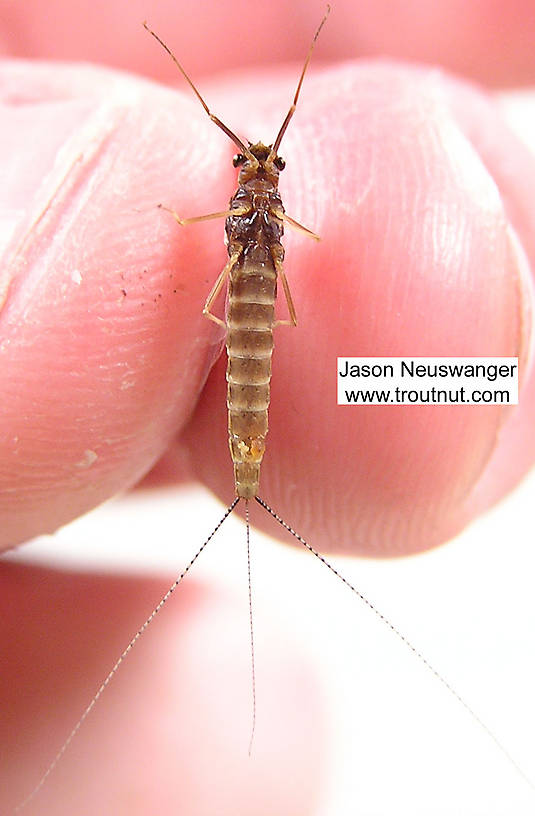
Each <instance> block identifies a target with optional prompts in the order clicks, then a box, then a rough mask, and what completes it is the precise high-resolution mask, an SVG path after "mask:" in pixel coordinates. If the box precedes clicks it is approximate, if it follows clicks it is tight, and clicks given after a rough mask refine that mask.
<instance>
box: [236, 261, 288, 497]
mask: <svg viewBox="0 0 535 816" xmlns="http://www.w3.org/2000/svg"><path fill="white" fill-rule="evenodd" d="M258 249H260V248H258ZM255 255H256V257H255ZM276 292H277V273H276V271H275V267H274V265H273V261H272V259H271V256H270V255H268V253H267V252H262V251H261V250H260V251H257V252H256V253H254V252H251V253H245V254H244V255H243V256H242V257H241V258H240V259H239V260H238V262H237V263H236V264H235V266H234V267H233V269H232V270H231V273H230V283H229V294H228V305H227V354H228V365H227V382H228V389H227V407H228V430H229V445H230V455H231V456H232V461H233V462H234V482H235V488H236V495H237V496H240V497H241V498H244V499H252V498H254V497H255V496H256V495H257V494H258V482H259V478H260V463H261V461H262V456H263V455H264V450H265V440H266V434H267V431H268V406H269V385H270V380H271V354H272V352H273V321H274V313H275V295H276Z"/></svg>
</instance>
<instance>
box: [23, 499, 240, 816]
mask: <svg viewBox="0 0 535 816" xmlns="http://www.w3.org/2000/svg"><path fill="white" fill-rule="evenodd" d="M239 501H240V499H239V497H238V496H236V498H235V499H234V501H233V502H232V504H231V505H229V506H228V507H227V509H226V510H225V512H224V514H223V516H222V517H221V518H220V520H219V521H218V523H217V524H216V526H215V527H214V529H213V530H212V532H211V533H210V535H209V536H208V538H206V539H205V541H204V542H203V544H202V545H201V546H200V547H199V549H198V550H197V552H196V553H195V555H194V556H193V558H192V559H191V561H190V562H189V564H188V565H187V566H186V567H185V568H184V569H183V571H182V572H181V573H180V575H179V576H178V577H177V578H176V579H175V581H174V582H173V583H172V584H171V586H170V587H169V589H168V590H167V592H166V593H165V595H163V597H162V598H161V600H160V601H159V602H158V603H157V604H156V606H155V607H154V609H153V610H152V612H151V613H150V615H149V616H148V618H147V619H146V621H145V622H144V623H143V624H142V625H141V626H140V627H139V629H138V630H137V632H136V634H135V635H134V637H133V638H132V639H131V640H130V642H129V643H128V645H127V646H126V648H125V649H124V650H123V651H122V652H121V654H120V655H119V657H118V658H117V660H116V661H115V664H114V665H113V667H112V668H111V669H110V671H109V672H108V674H107V675H106V677H105V679H104V680H103V681H102V683H101V684H100V686H99V688H98V690H97V691H96V693H95V695H94V696H93V698H92V700H91V702H90V703H89V705H88V706H87V708H86V709H85V711H84V712H83V714H82V716H81V717H80V719H79V720H78V722H77V723H76V725H75V726H74V727H73V729H72V731H71V733H70V734H69V735H68V737H67V738H66V740H65V742H64V743H63V745H62V746H61V748H60V749H59V751H58V752H57V754H56V756H55V757H54V759H53V760H52V762H51V763H50V764H49V766H48V768H47V769H46V771H45V772H44V774H43V775H42V777H41V779H40V780H39V781H38V782H37V784H36V786H35V787H34V789H33V790H32V791H31V792H30V793H29V794H28V796H27V797H26V798H25V799H23V801H22V802H20V803H19V804H18V805H17V806H16V807H15V808H14V809H13V813H20V812H21V811H22V810H24V808H25V807H26V805H28V804H29V803H30V802H31V801H32V800H33V799H34V798H35V796H37V794H38V793H39V791H40V790H41V788H42V787H43V785H44V784H45V782H46V781H47V779H48V777H49V776H50V774H51V773H52V772H53V771H54V770H55V768H56V767H57V765H58V763H59V762H60V761H61V759H62V757H63V755H64V753H65V752H66V751H67V749H68V748H69V746H70V744H71V742H72V741H73V739H74V738H75V736H76V735H77V734H78V732H79V730H80V728H81V727H82V725H83V724H84V722H85V721H86V719H87V718H88V716H89V715H90V714H91V712H92V710H93V709H94V707H95V706H96V704H97V703H98V701H99V700H100V698H101V696H102V695H103V693H104V692H105V691H106V689H107V687H108V685H109V684H110V681H111V680H113V678H114V677H115V675H116V674H117V672H118V671H119V669H120V667H121V665H122V664H123V662H124V660H125V659H126V658H127V657H128V655H129V654H130V652H131V651H132V649H133V648H134V646H135V645H136V643H137V642H138V640H139V639H140V637H141V635H143V634H144V632H145V630H146V629H147V628H148V626H149V625H150V624H151V623H152V621H153V620H154V618H155V617H156V615H157V614H158V612H161V610H162V608H163V606H164V605H165V604H166V603H167V601H168V600H169V598H170V597H171V595H172V594H173V592H174V591H175V589H176V588H177V586H178V585H179V584H180V582H181V581H182V579H183V578H184V577H185V576H186V575H187V573H188V572H189V571H190V569H191V567H192V566H193V565H194V563H195V561H196V560H197V558H198V557H199V556H200V554H201V553H202V551H203V550H204V549H205V548H206V546H207V545H208V544H209V543H210V541H211V540H212V538H213V537H214V536H215V534H216V533H217V531H218V530H219V528H220V527H221V525H222V524H223V522H224V521H226V520H227V518H228V517H229V516H230V514H231V513H232V511H233V510H234V508H235V507H236V505H237V504H238V502H239Z"/></svg>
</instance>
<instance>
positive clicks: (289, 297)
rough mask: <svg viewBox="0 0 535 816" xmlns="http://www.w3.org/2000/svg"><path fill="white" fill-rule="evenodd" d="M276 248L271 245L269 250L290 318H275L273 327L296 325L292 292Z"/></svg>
mask: <svg viewBox="0 0 535 816" xmlns="http://www.w3.org/2000/svg"><path fill="white" fill-rule="evenodd" d="M278 249H279V247H273V248H272V250H271V255H272V257H273V263H274V264H275V269H276V271H277V275H278V276H279V278H280V279H281V282H282V288H283V289H284V297H285V298H286V304H287V306H288V312H289V313H290V320H275V322H274V324H273V328H275V326H297V313H296V311H295V306H294V302H293V298H292V293H291V292H290V284H289V283H288V278H287V277H286V275H285V273H284V266H283V264H282V258H281V253H280V252H278V251H277V250H278Z"/></svg>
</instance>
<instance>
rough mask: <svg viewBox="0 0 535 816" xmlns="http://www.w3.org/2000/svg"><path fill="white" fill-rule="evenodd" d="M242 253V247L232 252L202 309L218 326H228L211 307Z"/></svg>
mask: <svg viewBox="0 0 535 816" xmlns="http://www.w3.org/2000/svg"><path fill="white" fill-rule="evenodd" d="M241 253H242V250H241V249H237V250H235V251H234V252H233V253H232V255H231V256H230V258H229V259H228V261H227V263H226V264H225V266H224V267H223V269H222V270H221V272H220V274H219V277H218V278H217V280H216V282H215V283H214V285H213V287H212V291H211V292H210V294H209V295H208V297H207V298H206V303H205V304H204V308H203V310H202V313H203V315H206V317H208V318H209V319H210V320H213V321H214V323H217V325H218V326H223V328H226V323H225V321H224V320H221V318H220V317H217V316H216V315H214V314H212V312H211V311H210V309H211V308H212V306H213V305H214V302H215V300H216V298H217V296H218V295H219V293H220V292H221V289H222V288H223V286H224V284H225V282H226V280H227V278H228V276H229V273H230V270H231V269H232V267H233V266H234V264H235V263H236V261H237V260H238V258H239V257H240V255H241Z"/></svg>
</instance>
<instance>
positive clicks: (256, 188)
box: [14, 7, 535, 813]
mask: <svg viewBox="0 0 535 816" xmlns="http://www.w3.org/2000/svg"><path fill="white" fill-rule="evenodd" d="M329 11H330V9H329V7H327V11H326V13H325V15H324V17H323V19H322V21H321V23H320V25H319V26H318V28H317V30H316V33H315V35H314V37H313V40H312V43H311V45H310V48H309V51H308V54H307V56H306V59H305V63H304V66H303V68H302V71H301V74H300V77H299V81H298V84H297V89H296V91H295V95H294V98H293V102H292V104H291V106H290V109H289V110H288V113H287V114H286V117H285V118H284V120H283V123H282V125H281V127H280V129H279V131H278V133H277V136H276V138H275V140H274V142H273V143H272V144H269V145H265V144H264V143H262V142H257V143H252V142H248V143H245V142H244V141H242V140H241V139H240V138H239V137H238V136H237V135H236V134H235V133H234V132H233V131H232V130H230V128H229V127H227V126H226V125H225V124H224V123H223V122H222V121H221V120H220V119H219V118H218V117H217V116H215V115H214V114H213V113H212V112H211V111H210V109H209V108H208V106H207V104H206V102H205V100H204V98H203V97H202V96H201V94H200V93H199V91H198V90H197V88H196V86H195V85H194V84H193V82H192V81H191V79H190V78H189V76H188V74H187V73H186V72H185V71H184V69H183V68H182V66H181V65H180V63H179V62H178V60H177V59H176V57H175V56H174V54H173V53H172V52H171V50H170V49H169V48H168V46H167V45H166V44H165V43H164V42H163V41H162V40H161V39H160V37H159V36H158V35H157V34H156V33H155V32H154V31H152V30H151V29H150V28H149V27H148V26H147V24H146V23H145V24H144V25H145V28H146V29H147V31H148V32H149V33H150V34H151V35H152V36H153V37H154V38H155V39H156V40H157V41H158V42H159V43H160V45H161V46H162V47H163V48H164V49H165V50H166V51H167V52H168V54H169V55H170V56H171V58H172V59H173V61H174V62H175V64H176V66H177V67H178V69H179V71H180V72H181V73H182V75H183V77H184V78H185V80H186V81H187V83H188V84H189V85H190V87H191V88H192V90H193V92H194V93H195V95H196V96H197V98H198V100H199V101H200V103H201V105H202V107H203V108H204V110H205V112H206V114H207V115H208V116H209V118H210V119H211V121H212V122H214V124H215V125H216V126H217V127H218V128H220V129H221V130H222V131H223V132H224V133H225V134H226V136H228V137H229V138H230V139H231V141H232V142H234V144H235V145H236V147H237V148H238V151H239V152H238V154H237V155H236V156H235V157H234V160H233V164H234V167H236V168H239V176H238V189H237V191H236V193H235V194H234V195H233V196H232V198H231V199H230V203H229V206H228V208H227V209H225V210H223V211H220V212H215V213H210V214H208V215H200V216H194V217H190V218H186V219H185V218H182V217H181V216H180V215H178V214H177V213H176V212H174V211H173V210H168V211H169V212H170V213H171V214H172V215H173V217H174V218H175V220H176V221H177V222H178V223H179V224H180V225H181V226H186V225H188V224H192V223H194V222H199V221H206V220H211V219H218V218H219V219H222V218H224V219H225V232H226V239H227V250H228V261H227V263H226V265H225V267H224V268H223V270H222V271H221V273H220V274H219V276H218V278H217V280H216V281H215V284H214V286H213V288H212V290H211V291H210V293H209V295H208V298H207V300H206V303H205V306H204V310H203V312H204V314H205V315H206V316H207V317H208V318H209V319H210V320H212V321H214V322H215V323H217V324H218V325H221V326H223V327H224V328H225V330H226V347H227V354H228V364H227V382H228V389H227V406H228V433H229V447H230V453H231V459H232V462H233V467H234V483H235V494H236V495H235V498H234V500H233V501H232V503H231V504H230V505H229V507H228V508H227V510H226V511H225V513H224V515H223V516H222V518H221V520H220V521H219V523H218V524H217V526H216V527H215V529H214V530H213V531H212V533H211V534H210V535H209V536H208V538H207V539H206V540H205V541H204V543H203V544H202V546H201V547H200V548H199V549H198V551H197V552H196V554H195V555H194V556H193V558H192V559H191V560H190V562H189V563H188V565H187V566H186V567H185V569H184V570H183V572H182V573H181V574H180V575H179V576H178V578H177V579H176V581H175V582H174V583H173V584H172V586H171V587H170V588H169V590H168V591H167V592H166V594H165V595H164V596H163V597H162V599H161V600H160V602H159V603H158V604H157V606H156V607H155V608H154V610H153V612H152V613H151V614H150V616H149V617H148V618H147V620H146V621H145V622H144V623H143V624H142V626H141V627H140V628H139V629H138V631H137V632H136V634H135V635H134V637H133V638H132V639H131V640H130V642H129V643H128V645H127V646H126V648H125V649H124V651H123V652H122V653H121V655H120V656H119V658H118V659H117V661H116V662H115V664H114V666H113V667H112V668H111V670H110V672H109V673H108V675H107V676H106V677H105V679H104V681H103V682H102V684H101V685H100V687H99V688H98V690H97V692H96V694H95V695H94V697H93V698H92V699H91V701H90V703H89V705H88V706H87V708H86V709H85V711H84V712H83V714H82V716H81V717H80V719H79V720H78V722H77V723H76V724H75V726H74V728H73V729H72V731H71V732H70V734H69V735H68V736H67V739H66V740H65V741H64V743H63V745H62V746H61V748H60V749H59V751H58V753H57V754H56V756H55V757H54V759H53V760H52V762H51V763H50V765H49V766H48V768H47V770H46V772H45V773H44V774H43V776H42V778H41V779H40V780H39V782H38V783H37V785H36V786H35V788H34V789H33V791H32V792H31V793H30V794H29V796H28V797H27V798H26V799H25V800H24V801H22V802H21V803H20V804H19V805H18V806H17V807H16V808H15V811H14V812H16V813H18V812H20V811H22V810H23V809H24V808H25V807H26V805H27V804H28V803H29V802H30V801H31V800H33V799H34V797H35V796H36V795H37V794H38V792H39V791H40V789H41V788H42V786H43V785H44V784H45V782H46V781H47V779H48V777H49V776H50V774H51V773H52V772H53V771H54V769H55V768H56V766H57V764H58V763H59V761H60V760H61V758H62V757H63V755H64V754H65V752H66V750H67V749H68V748H69V746H70V744H71V742H72V740H73V739H74V737H75V736H76V735H77V733H78V732H79V730H80V728H81V727H82V725H83V723H84V722H85V720H86V719H87V717H88V715H89V714H90V713H91V711H92V710H93V708H94V707H95V705H96V704H97V702H98V701H99V699H100V697H101V696H102V694H103V693H104V691H105V690H106V688H107V687H108V685H109V683H110V681H111V680H112V679H113V677H114V676H115V674H116V673H117V671H118V669H119V668H120V666H121V665H122V663H123V662H124V660H125V658H126V657H127V656H128V654H129V653H130V652H131V650H132V648H133V647H134V646H135V645H136V643H137V642H138V640H139V638H140V637H141V635H142V634H143V633H144V632H145V630H146V629H147V627H148V626H149V624H150V623H151V622H152V621H153V620H154V618H155V617H156V615H157V614H158V613H159V612H160V610H161V609H162V608H163V606H164V605H165V604H166V603H167V601H168V599H169V598H170V596H171V595H172V594H173V592H174V591H175V589H176V588H177V587H178V585H179V584H180V583H181V581H182V579H183V578H184V576H185V575H186V574H187V573H188V572H189V570H190V569H191V567H192V566H193V564H194V563H195V562H196V561H197V559H198V557H199V556H200V554H201V553H202V552H203V550H204V549H205V548H206V546H207V545H208V543H209V542H210V541H211V540H212V538H213V537H214V535H215V534H216V533H217V532H218V530H219V529H220V527H221V525H222V524H223V523H224V522H225V520H226V519H227V518H228V517H229V516H230V515H231V514H232V512H233V511H234V510H235V508H236V507H237V505H238V504H239V503H240V502H241V501H243V502H244V503H245V508H246V533H247V550H248V558H249V501H251V500H254V501H255V502H257V503H258V504H259V505H260V506H261V507H262V508H263V509H264V510H265V511H266V512H267V513H269V514H270V516H271V517H272V518H273V519H275V521H276V522H278V523H279V524H280V525H281V526H282V527H283V528H284V529H285V530H286V531H287V532H288V533H290V534H291V535H292V536H293V537H294V538H295V539H296V540H297V541H299V542H300V544H301V545H302V546H303V547H305V548H306V549H307V550H308V551H309V552H311V553H312V554H313V555H314V556H315V557H316V558H317V559H318V560H319V561H321V562H322V563H323V564H324V565H325V567H326V568H327V569H328V570H330V571H331V573H333V574H334V575H335V576H336V577H337V578H338V579H339V580H340V581H341V582H342V583H344V584H345V585H346V586H347V587H348V588H349V589H350V590H351V592H352V593H354V594H355V595H356V596H357V597H358V598H359V599H360V600H361V601H362V602H363V603H364V604H365V605H366V606H367V607H368V608H369V609H370V610H372V611H373V612H374V613H375V614H376V615H377V616H378V617H379V618H380V619H381V621H382V622H383V623H384V624H385V625H386V626H387V627H389V628H390V629H391V630H392V631H393V632H394V633H395V634H396V635H397V637H398V638H400V640H401V641H402V642H403V643H404V644H405V646H407V647H408V649H409V650H410V651H411V652H412V653H413V654H414V655H415V656H416V657H417V658H418V659H419V660H420V661H421V662H422V663H423V664H424V665H425V666H426V668H427V669H428V670H429V671H430V672H431V673H432V674H433V675H434V676H435V677H436V678H437V679H438V681H439V682H440V683H441V684H442V685H443V686H444V687H445V688H446V689H447V690H448V692H449V693H450V694H451V695H452V696H453V697H454V698H455V699H456V700H457V701H458V702H459V703H460V704H461V705H462V706H463V707H464V709H465V710H466V711H467V712H468V713H469V714H470V716H471V717H472V718H473V720H474V721H475V722H476V723H477V724H478V725H479V726H480V728H481V729H482V730H483V731H484V732H485V733H486V734H487V736H488V737H489V738H490V739H491V740H492V741H493V742H494V744H495V745H496V746H497V748H498V749H499V750H500V751H501V752H502V754H504V755H505V756H506V758H507V759H508V761H509V762H510V763H511V764H512V765H513V766H514V768H515V769H516V770H517V771H518V773H519V774H520V775H521V776H522V777H523V778H524V779H525V780H526V782H527V783H528V785H529V786H530V787H531V788H532V789H535V788H534V786H533V783H532V782H531V780H530V779H529V778H528V777H527V776H526V775H525V774H524V772H523V770H522V769H521V768H520V767H519V765H518V764H517V762H516V761H515V759H514V758H513V757H512V756H511V755H510V754H509V753H508V751H507V750H506V749H505V748H504V746H503V745H502V743H501V742H500V741H499V740H498V738H497V737H496V736H495V735H494V733H493V732H492V731H491V730H490V729H489V728H488V727H487V725H486V724H485V723H484V722H483V721H482V720H481V719H480V717H479V716H478V715H477V714H476V712H475V711H474V709H472V708H471V707H470V706H469V705H468V704H467V703H466V701H465V700H464V699H463V698H462V697H461V696H460V695H459V694H458V693H457V691H456V690H455V689H454V688H453V687H452V686H451V685H450V684H449V683H448V681H447V680H446V679H445V678H444V677H443V676H442V675H441V674H440V673H439V672H438V671H436V670H435V669H434V668H433V666H432V665H431V664H430V663H429V661H428V660H427V659H426V658H425V657H424V656H423V655H422V654H421V653H420V651H418V650H417V649H416V647H415V646H413V645H412V643H411V642H409V640H408V639H407V638H406V637H405V636H404V635H403V634H402V633H401V632H400V631H399V630H398V629H397V628H396V627H395V626H394V625H393V624H392V623H391V622H390V621H389V620H388V618H386V617H385V616H384V615H383V614H382V613H381V612H379V611H378V610H377V608H376V607H375V606H374V605H373V604H372V603H371V602H370V601H369V600H368V599H367V598H366V597H365V596H364V595H363V594H361V592H360V591H359V590H358V589H357V588H356V587H355V586H353V585H352V584H351V583H350V582H349V581H348V580H347V579H346V578H344V577H343V576H342V575H341V574H340V572H339V571H338V570H337V569H336V568H335V567H334V566H333V565H332V564H330V563H329V562H328V561H327V560H326V559H325V558H324V557H323V556H322V555H321V554H320V553H319V552H318V551H317V550H316V549H314V548H313V547H312V545H311V544H309V543H308V542H307V541H306V540H305V539H304V538H303V537H302V536H301V535H299V533H298V532H296V531H295V530H294V529H293V528H292V527H291V526H290V525H289V524H287V523H286V522H285V521H284V520H283V519H282V518H281V517H280V516H279V515H278V514H277V513H276V511H274V510H273V509H272V508H271V507H270V506H269V505H268V503H267V502H266V501H264V499H263V498H261V496H260V494H259V483H260V468H261V463H262V458H263V455H264V451H265V448H266V437H267V432H268V406H269V401H270V380H271V356H272V351H273V329H274V328H275V327H276V326H277V325H280V324H288V325H292V326H294V327H295V326H297V314H296V308H295V306H294V303H293V300H292V295H291V291H290V287H289V283H288V281H287V278H286V275H285V272H284V267H283V260H284V250H283V247H282V243H281V239H282V236H283V232H284V225H287V226H289V227H291V228H293V229H296V230H297V231H299V232H301V233H303V234H304V235H306V236H308V237H310V238H312V239H314V240H319V236H317V235H316V234H315V233H314V232H313V231H311V230H310V229H308V228H307V227H305V226H303V225H301V224H300V223H299V222H297V221H296V220H294V219H293V218H291V217H290V216H289V215H288V214H287V213H286V212H285V210H284V207H283V203H282V199H281V196H280V193H279V191H278V180H279V174H280V173H281V172H282V170H283V169H284V166H285V165H284V160H283V159H282V157H281V156H280V155H279V148H280V145H281V142H282V139H283V137H284V134H285V132H286V130H287V128H288V125H289V123H290V121H291V119H292V117H293V114H294V112H295V110H296V106H297V103H298V100H299V96H300V92H301V87H302V84H303V80H304V77H305V74H306V71H307V68H308V65H309V63H310V59H311V56H312V52H313V49H314V45H315V43H316V40H317V38H318V36H319V34H320V31H321V29H322V28H323V26H324V24H325V21H326V19H327V16H328V14H329ZM163 209H167V208H165V207H164V208H163ZM277 281H280V282H281V284H282V288H283V291H284V295H285V299H286V303H287V307H288V313H289V320H276V319H275V298H276V293H277ZM227 283H228V305H227V314H226V320H224V321H223V320H222V319H220V318H219V317H217V316H216V315H215V314H214V313H213V311H212V309H213V307H214V304H215V302H216V300H217V299H218V296H219V295H220V293H221V292H222V290H223V288H224V287H225V284H227ZM249 603H250V620H251V627H250V631H251V656H252V661H253V663H252V697H253V709H252V729H251V742H250V744H249V752H251V744H252V739H253V735H254V729H255V714H256V701H255V667H254V640H253V626H252V620H253V616H252V602H251V592H250V587H249Z"/></svg>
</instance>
